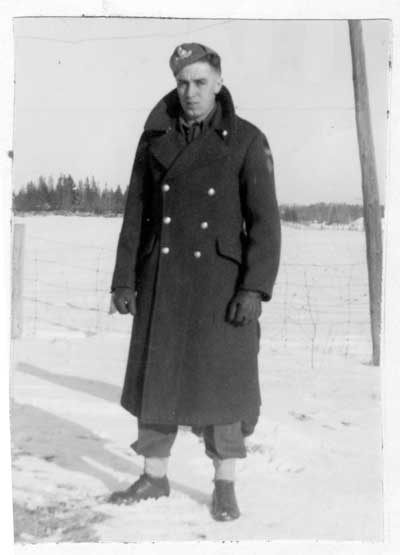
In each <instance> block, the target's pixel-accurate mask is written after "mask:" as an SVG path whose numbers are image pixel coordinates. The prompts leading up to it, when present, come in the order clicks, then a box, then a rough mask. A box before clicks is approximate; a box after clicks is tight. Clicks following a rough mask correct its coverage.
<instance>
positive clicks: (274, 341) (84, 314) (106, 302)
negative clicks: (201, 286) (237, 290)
mask: <svg viewBox="0 0 400 555" xmlns="http://www.w3.org/2000/svg"><path fill="white" fill-rule="evenodd" d="M116 228H117V226H115V229H116ZM290 232H291V234H295V233H296V232H297V231H296V230H295V229H292V230H291V231H290ZM316 233H318V231H317V232H316ZM337 233H339V234H340V233H341V232H340V231H337ZM320 235H321V234H320ZM322 235H325V234H322ZM353 235H354V234H353ZM360 235H361V234H360ZM116 239H117V236H116V233H113V234H111V235H109V236H108V237H107V241H105V244H104V246H99V245H97V244H96V243H95V242H93V243H91V242H90V241H87V242H86V241H83V240H82V241H81V240H75V241H73V240H72V239H69V240H68V239H66V240H62V239H59V238H58V237H57V233H52V234H49V236H47V235H45V234H36V233H33V232H32V233H30V232H29V226H28V230H27V233H26V248H25V261H24V275H23V291H24V293H23V315H24V317H23V329H24V336H53V335H54V336H60V335H61V336H71V335H77V336H79V337H85V336H90V335H94V334H100V333H116V334H126V335H128V334H129V333H130V331H131V325H132V320H131V318H128V317H121V316H120V315H118V314H113V315H110V313H109V308H110V300H111V297H110V283H111V277H112V271H113V266H114V262H115V247H116ZM303 239H304V237H302V238H301V239H300V242H302V240H303ZM307 248H308V249H309V250H310V249H311V250H312V248H313V246H312V238H311V237H310V244H309V245H308V247H307ZM315 249H316V250H317V251H318V249H319V250H320V251H321V252H322V251H323V250H324V249H323V247H322V246H319V247H318V246H317V247H315ZM296 250H297V249H294V251H296ZM339 250H340V249H339ZM317 254H318V253H317ZM360 255H362V253H360ZM297 258H298V257H297ZM306 258H307V257H306ZM329 258H330V261H328V262H327V261H326V260H325V261H324V260H323V261H321V262H319V260H318V256H317V255H315V256H314V257H313V259H314V260H315V261H314V262H307V260H306V261H303V260H296V256H292V259H294V260H291V259H290V256H288V257H286V258H284V260H283V261H282V263H281V266H280V271H279V275H278V279H277V282H276V285H275V289H274V296H273V300H272V301H271V302H269V303H266V304H264V305H263V315H262V317H261V329H262V341H263V343H262V345H272V346H273V347H274V348H275V349H278V350H280V351H281V352H284V351H285V350H286V349H293V348H294V347H297V348H299V349H301V350H303V351H304V350H307V351H309V356H310V361H311V364H312V365H313V364H314V362H315V357H316V356H317V355H318V354H321V353H323V354H330V353H335V354H340V355H344V356H358V355H360V354H363V355H365V354H366V353H368V352H369V350H370V319H369V300H368V281H367V268H366V262H363V261H362V256H360V260H359V261H355V262H351V261H350V262H349V261H346V260H340V259H339V258H340V257H329Z"/></svg>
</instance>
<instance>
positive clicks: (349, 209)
mask: <svg viewBox="0 0 400 555" xmlns="http://www.w3.org/2000/svg"><path fill="white" fill-rule="evenodd" d="M280 214H281V219H282V220H284V221H287V222H299V223H303V222H304V223H306V222H317V223H325V224H328V225H332V224H349V223H351V222H354V220H358V219H359V218H362V217H363V206H362V205H361V204H346V203H332V202H329V203H326V202H318V203H315V204H309V205H306V206H302V205H288V204H282V205H281V206H280ZM381 216H382V217H383V216H384V207H383V206H381Z"/></svg>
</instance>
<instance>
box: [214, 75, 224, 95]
mask: <svg viewBox="0 0 400 555" xmlns="http://www.w3.org/2000/svg"><path fill="white" fill-rule="evenodd" d="M223 83H224V80H223V79H222V75H218V78H217V79H216V81H215V86H214V93H215V94H218V93H219V91H220V90H221V89H222V85H223Z"/></svg>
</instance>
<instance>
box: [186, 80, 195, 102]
mask: <svg viewBox="0 0 400 555" xmlns="http://www.w3.org/2000/svg"><path fill="white" fill-rule="evenodd" d="M195 94H196V87H195V85H194V83H189V84H188V86H187V89H186V96H187V97H188V98H192V97H193V96H194V95H195Z"/></svg>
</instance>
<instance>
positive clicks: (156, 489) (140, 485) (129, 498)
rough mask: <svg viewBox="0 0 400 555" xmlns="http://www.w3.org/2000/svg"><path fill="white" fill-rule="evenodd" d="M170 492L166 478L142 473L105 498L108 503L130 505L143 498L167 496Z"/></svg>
mask: <svg viewBox="0 0 400 555" xmlns="http://www.w3.org/2000/svg"><path fill="white" fill-rule="evenodd" d="M169 492H170V488H169V482H168V478H167V477H166V476H163V477H162V478H155V477H153V476H150V474H146V473H144V474H142V475H141V476H140V477H139V478H138V480H136V482H134V483H133V484H132V485H131V486H129V488H128V489H126V490H123V491H114V492H113V493H112V494H111V495H110V496H109V498H108V499H107V502H108V503H114V504H116V505H130V504H132V503H138V502H139V501H143V500H145V499H158V498H159V497H168V496H169Z"/></svg>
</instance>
